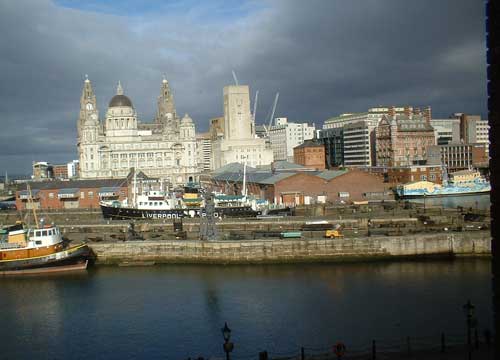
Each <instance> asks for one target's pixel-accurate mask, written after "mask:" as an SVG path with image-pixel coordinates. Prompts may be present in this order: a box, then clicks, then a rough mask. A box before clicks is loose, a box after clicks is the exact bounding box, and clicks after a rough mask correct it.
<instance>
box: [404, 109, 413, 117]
mask: <svg viewBox="0 0 500 360" xmlns="http://www.w3.org/2000/svg"><path fill="white" fill-rule="evenodd" d="M403 113H404V114H405V115H406V117H408V118H410V115H411V110H410V107H409V106H405V107H404V110H403Z"/></svg>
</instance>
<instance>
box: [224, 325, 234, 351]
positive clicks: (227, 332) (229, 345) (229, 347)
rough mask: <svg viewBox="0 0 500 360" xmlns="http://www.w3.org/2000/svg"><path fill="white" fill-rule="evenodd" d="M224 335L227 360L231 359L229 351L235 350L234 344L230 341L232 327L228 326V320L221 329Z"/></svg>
mask: <svg viewBox="0 0 500 360" xmlns="http://www.w3.org/2000/svg"><path fill="white" fill-rule="evenodd" d="M221 331H222V337H223V338H224V344H223V347H224V352H225V353H226V360H230V357H229V353H230V352H231V351H233V348H234V344H233V343H232V342H230V341H229V339H230V338H231V329H230V328H229V327H228V326H227V322H225V323H224V327H223V328H222V329H221Z"/></svg>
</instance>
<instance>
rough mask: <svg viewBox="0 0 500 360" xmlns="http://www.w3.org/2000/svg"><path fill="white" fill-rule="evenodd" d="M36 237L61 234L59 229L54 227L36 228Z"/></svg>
mask: <svg viewBox="0 0 500 360" xmlns="http://www.w3.org/2000/svg"><path fill="white" fill-rule="evenodd" d="M34 233H35V237H40V236H52V235H58V234H59V229H58V228H54V229H50V230H34Z"/></svg>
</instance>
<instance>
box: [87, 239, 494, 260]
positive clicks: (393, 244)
mask: <svg viewBox="0 0 500 360" xmlns="http://www.w3.org/2000/svg"><path fill="white" fill-rule="evenodd" d="M89 245H90V247H91V249H92V251H93V252H94V254H95V257H96V258H95V260H96V264H134V263H186V264H202V263H207V264H261V263H294V262H334V261H369V260H376V259H397V258H406V257H432V256H463V255H465V256H489V255H490V253H491V236H490V233H489V232H488V231H473V232H456V233H450V232H443V233H438V234H418V235H409V236H391V237H387V236H371V237H362V238H353V239H350V238H344V239H308V240H305V239H296V240H281V239H272V240H251V241H210V242H208V241H206V242H201V241H189V240H188V241H179V240H156V241H153V240H149V241H125V242H98V243H91V244H89Z"/></svg>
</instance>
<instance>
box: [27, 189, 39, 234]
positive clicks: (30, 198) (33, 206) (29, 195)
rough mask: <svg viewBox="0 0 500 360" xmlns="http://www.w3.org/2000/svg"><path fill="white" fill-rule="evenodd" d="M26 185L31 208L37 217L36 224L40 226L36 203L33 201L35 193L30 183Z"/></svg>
mask: <svg viewBox="0 0 500 360" xmlns="http://www.w3.org/2000/svg"><path fill="white" fill-rule="evenodd" d="M26 185H27V187H28V202H29V204H30V206H31V210H32V211H33V217H34V218H35V225H36V227H37V228H38V227H39V225H38V217H37V215H36V209H35V205H34V203H33V195H32V193H31V186H30V184H29V183H27V184H26Z"/></svg>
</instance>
